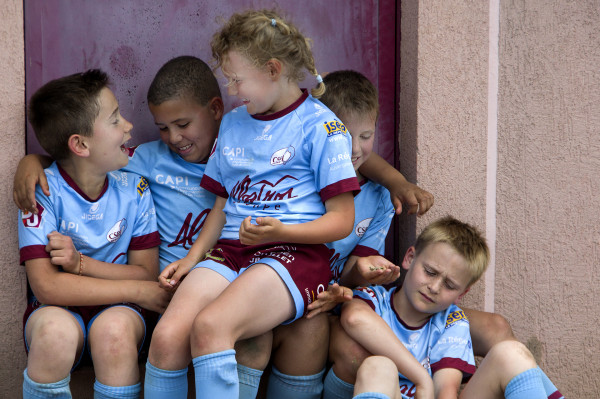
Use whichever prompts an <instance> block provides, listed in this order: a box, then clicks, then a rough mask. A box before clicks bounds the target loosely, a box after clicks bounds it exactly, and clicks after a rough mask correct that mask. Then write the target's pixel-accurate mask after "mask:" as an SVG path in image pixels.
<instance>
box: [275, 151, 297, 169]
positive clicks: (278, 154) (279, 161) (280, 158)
mask: <svg viewBox="0 0 600 399" xmlns="http://www.w3.org/2000/svg"><path fill="white" fill-rule="evenodd" d="M294 155H296V150H295V149H294V147H292V146H289V147H287V148H282V149H280V150H277V151H275V152H274V153H273V155H271V165H273V166H275V165H285V164H286V163H288V162H289V160H290V159H292V158H294Z"/></svg>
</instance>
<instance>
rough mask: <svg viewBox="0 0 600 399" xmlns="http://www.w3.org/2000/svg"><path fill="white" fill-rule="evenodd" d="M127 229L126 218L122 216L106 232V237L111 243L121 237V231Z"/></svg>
mask: <svg viewBox="0 0 600 399" xmlns="http://www.w3.org/2000/svg"><path fill="white" fill-rule="evenodd" d="M125 230H127V219H125V218H123V219H121V220H119V221H118V222H117V223H115V224H114V226H113V227H111V229H110V230H109V231H108V233H107V234H106V239H107V240H108V241H110V242H112V243H115V242H117V241H118V240H119V238H121V236H122V235H123V232H124V231H125Z"/></svg>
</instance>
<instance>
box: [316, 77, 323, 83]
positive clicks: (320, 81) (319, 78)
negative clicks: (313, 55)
mask: <svg viewBox="0 0 600 399" xmlns="http://www.w3.org/2000/svg"><path fill="white" fill-rule="evenodd" d="M317 83H323V78H322V77H321V75H317Z"/></svg>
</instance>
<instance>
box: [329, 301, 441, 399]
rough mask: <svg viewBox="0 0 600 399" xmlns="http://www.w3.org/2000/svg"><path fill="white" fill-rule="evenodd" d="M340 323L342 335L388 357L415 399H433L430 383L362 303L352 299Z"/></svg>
mask: <svg viewBox="0 0 600 399" xmlns="http://www.w3.org/2000/svg"><path fill="white" fill-rule="evenodd" d="M340 322H341V324H342V327H343V328H344V330H345V331H346V333H347V334H348V335H349V336H350V337H352V338H353V339H354V340H355V341H356V342H358V343H359V344H361V345H362V346H363V347H364V348H365V349H366V350H368V351H369V352H371V353H372V354H373V355H381V356H386V357H388V358H390V359H391V360H392V361H393V362H394V363H395V364H396V367H397V368H398V371H399V372H400V373H402V375H404V376H405V377H406V378H408V379H409V380H411V381H412V382H413V383H414V384H415V386H416V388H417V397H418V398H430V399H431V398H433V381H432V380H431V377H430V376H429V373H428V372H427V371H426V370H425V368H424V367H423V366H422V365H421V363H419V361H418V360H417V359H416V358H415V357H414V356H413V355H412V353H410V352H409V351H408V349H406V347H405V346H404V344H403V343H402V342H401V341H400V340H399V339H398V337H397V336H396V334H394V331H393V330H392V329H391V328H390V326H388V324H387V323H386V322H385V320H383V319H382V318H381V317H380V316H379V315H378V314H377V313H375V312H374V311H373V309H371V307H370V306H369V305H367V303H365V302H364V301H363V300H361V299H358V298H354V299H352V301H350V302H346V303H345V304H344V305H343V308H342V315H341V317H340Z"/></svg>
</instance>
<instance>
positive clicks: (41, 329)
mask: <svg viewBox="0 0 600 399" xmlns="http://www.w3.org/2000/svg"><path fill="white" fill-rule="evenodd" d="M25 336H26V337H27V343H28V345H29V354H28V357H27V375H28V376H29V378H31V379H32V380H33V381H35V382H38V383H43V384H46V383H51V382H56V381H60V380H62V379H64V378H66V377H67V376H68V375H69V373H70V371H71V368H72V367H73V364H74V363H75V361H76V359H78V358H79V355H80V354H81V351H82V349H83V331H82V329H81V326H80V324H79V322H78V321H77V320H76V319H75V317H73V315H71V314H70V313H69V312H68V311H66V310H65V309H63V308H59V307H55V306H46V307H43V308H40V309H38V310H37V311H35V313H33V314H32V315H31V316H30V317H29V319H28V321H27V326H26V330H25Z"/></svg>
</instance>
